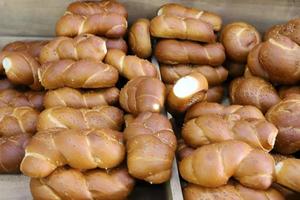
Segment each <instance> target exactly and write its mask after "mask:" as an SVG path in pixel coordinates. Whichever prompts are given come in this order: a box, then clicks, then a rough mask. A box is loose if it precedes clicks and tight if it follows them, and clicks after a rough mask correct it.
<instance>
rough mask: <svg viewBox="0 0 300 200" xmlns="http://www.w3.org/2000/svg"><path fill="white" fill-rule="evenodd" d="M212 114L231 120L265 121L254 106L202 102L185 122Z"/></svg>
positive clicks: (193, 108)
mask: <svg viewBox="0 0 300 200" xmlns="http://www.w3.org/2000/svg"><path fill="white" fill-rule="evenodd" d="M211 114H217V115H220V116H223V117H226V118H228V119H230V120H248V119H265V117H264V115H263V114H262V112H261V111H260V110H259V109H258V108H256V107H254V106H241V105H230V106H224V105H222V104H218V103H209V102H200V103H196V104H194V105H193V106H192V107H191V108H190V109H188V111H187V112H186V115H185V119H184V121H188V120H191V119H194V118H197V117H199V116H204V115H211Z"/></svg>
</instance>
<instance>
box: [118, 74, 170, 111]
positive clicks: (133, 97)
mask: <svg viewBox="0 0 300 200" xmlns="http://www.w3.org/2000/svg"><path fill="white" fill-rule="evenodd" d="M165 96H166V88H165V86H164V84H163V83H162V82H161V81H160V80H158V79H156V78H151V77H137V78H134V79H132V80H130V81H128V82H127V84H126V85H125V86H124V87H123V88H122V89H121V91H120V99H119V101H120V105H121V106H122V108H123V109H124V110H125V111H127V112H129V113H132V114H134V115H137V114H138V113H141V112H146V111H149V112H160V111H161V110H162V108H163V107H164V103H165Z"/></svg>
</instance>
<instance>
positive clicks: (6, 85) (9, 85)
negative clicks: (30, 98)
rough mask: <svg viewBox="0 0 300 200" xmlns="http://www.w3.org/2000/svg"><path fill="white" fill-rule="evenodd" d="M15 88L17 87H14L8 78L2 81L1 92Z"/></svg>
mask: <svg viewBox="0 0 300 200" xmlns="http://www.w3.org/2000/svg"><path fill="white" fill-rule="evenodd" d="M13 88H15V85H13V84H12V82H11V81H9V80H8V79H7V78H5V79H0V91H2V90H7V89H13Z"/></svg>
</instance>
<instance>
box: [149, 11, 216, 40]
mask: <svg viewBox="0 0 300 200" xmlns="http://www.w3.org/2000/svg"><path fill="white" fill-rule="evenodd" d="M150 32H151V35H152V36H153V37H159V38H170V39H172V38H173V39H183V40H193V41H199V42H207V43H213V42H215V41H216V36H215V34H214V30H213V27H212V26H211V24H209V23H207V22H205V21H202V20H201V19H193V18H182V17H178V16H175V15H158V16H156V17H154V18H153V19H152V20H151V22H150Z"/></svg>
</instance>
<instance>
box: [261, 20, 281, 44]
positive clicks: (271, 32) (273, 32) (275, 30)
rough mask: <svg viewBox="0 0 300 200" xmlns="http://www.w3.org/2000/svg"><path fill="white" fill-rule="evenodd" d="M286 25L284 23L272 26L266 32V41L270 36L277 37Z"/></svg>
mask: <svg viewBox="0 0 300 200" xmlns="http://www.w3.org/2000/svg"><path fill="white" fill-rule="evenodd" d="M284 26H285V25H284V24H278V25H274V26H271V27H270V28H269V29H268V30H267V31H266V32H265V34H264V41H267V40H269V39H270V38H276V37H277V36H278V35H279V34H280V32H281V31H282V29H283V28H284Z"/></svg>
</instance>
